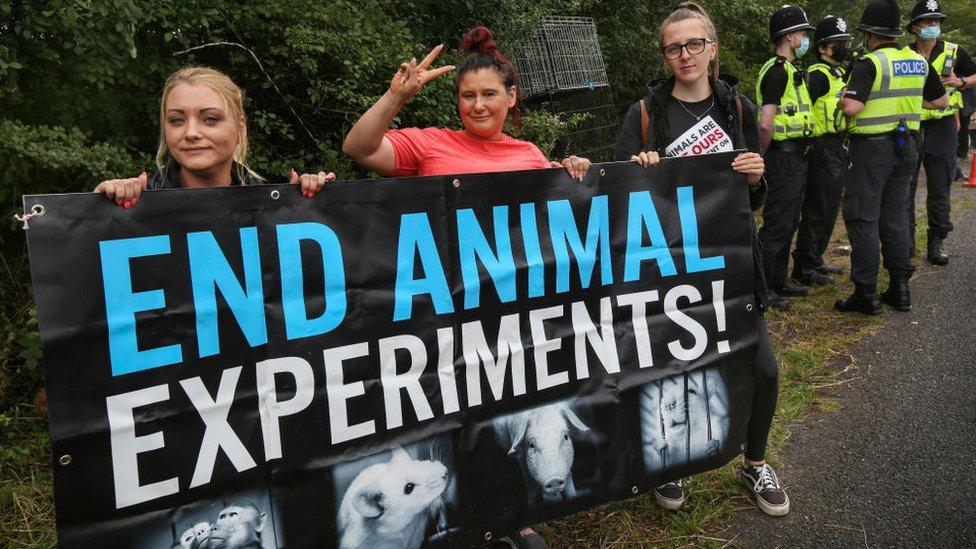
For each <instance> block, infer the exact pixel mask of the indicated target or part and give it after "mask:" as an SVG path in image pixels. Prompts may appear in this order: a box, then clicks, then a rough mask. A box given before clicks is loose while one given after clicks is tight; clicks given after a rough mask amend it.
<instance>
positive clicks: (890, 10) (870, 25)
mask: <svg viewBox="0 0 976 549" xmlns="http://www.w3.org/2000/svg"><path fill="white" fill-rule="evenodd" d="M900 19H901V8H899V7H898V2H896V1H895V0H872V1H871V3H869V4H868V5H867V6H866V7H865V8H864V13H863V14H861V22H860V23H858V24H857V29H858V30H861V31H864V32H870V33H871V34H877V35H879V36H885V37H888V38H898V37H899V36H901V35H903V34H905V31H903V30H901V22H900Z"/></svg>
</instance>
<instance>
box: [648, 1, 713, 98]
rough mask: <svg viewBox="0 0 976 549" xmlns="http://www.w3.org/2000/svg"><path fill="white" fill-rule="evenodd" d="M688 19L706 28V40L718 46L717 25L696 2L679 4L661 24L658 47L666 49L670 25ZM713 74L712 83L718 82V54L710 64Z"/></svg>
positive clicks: (710, 71) (710, 70)
mask: <svg viewBox="0 0 976 549" xmlns="http://www.w3.org/2000/svg"><path fill="white" fill-rule="evenodd" d="M688 19H695V20H698V21H700V22H701V24H702V26H703V27H705V38H708V39H709V40H711V41H712V42H714V43H715V44H718V33H717V32H715V23H712V18H711V17H709V16H708V13H706V12H705V8H703V7H701V6H699V5H698V4H696V3H694V2H682V3H680V4H678V7H676V8H674V11H672V12H671V15H668V16H667V17H666V18H665V19H664V21H662V22H661V29H660V30H659V31H658V37H657V41H658V45H659V46H660V47H662V48H663V47H664V29H665V28H667V26H668V25H671V24H673V23H677V22H679V21H685V20H688ZM708 72H709V73H710V74H711V78H712V81H713V82H714V81H717V80H718V53H717V52H716V54H715V59H713V60H712V61H710V62H709V71H708Z"/></svg>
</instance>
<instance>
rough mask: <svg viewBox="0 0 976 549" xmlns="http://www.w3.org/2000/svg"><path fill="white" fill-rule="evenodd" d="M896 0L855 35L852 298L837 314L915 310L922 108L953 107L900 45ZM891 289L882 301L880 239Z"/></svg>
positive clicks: (847, 196)
mask: <svg viewBox="0 0 976 549" xmlns="http://www.w3.org/2000/svg"><path fill="white" fill-rule="evenodd" d="M899 16H900V10H899V8H898V3H897V2H896V1H895V0H873V1H872V2H871V3H870V4H868V5H867V7H866V8H864V14H863V15H862V16H861V22H860V24H859V25H858V27H857V28H858V29H859V30H861V31H863V32H864V35H865V43H866V45H867V49H868V53H866V54H864V55H863V56H861V57H860V59H858V61H857V63H855V64H854V67H853V69H852V70H851V75H850V78H849V80H848V83H847V87H846V88H845V90H844V96H843V98H842V99H841V101H840V108H841V110H842V111H843V113H844V114H845V115H846V116H847V117H848V123H849V125H850V135H851V144H850V163H849V164H848V170H847V177H846V179H845V183H844V207H843V212H844V223H845V225H846V226H847V236H848V238H849V239H850V241H851V279H852V280H853V281H854V293H853V294H852V295H851V296H850V297H848V298H847V299H843V300H839V301H837V303H836V304H835V308H836V309H838V310H840V311H845V312H852V311H856V312H861V313H864V314H868V315H876V314H880V313H881V301H884V302H885V303H888V304H889V305H891V306H892V307H894V308H895V309H897V310H900V311H908V310H910V309H911V306H912V303H911V296H910V294H909V291H908V277H909V276H910V275H911V270H912V266H911V262H910V260H909V257H908V238H909V228H908V210H906V209H905V201H906V200H908V188H909V185H910V184H911V179H912V172H913V171H914V170H915V162H916V160H917V158H918V152H917V148H916V145H915V136H916V135H917V133H918V129H919V124H920V121H921V118H922V108H923V106H924V107H927V108H943V107H945V106H946V105H947V104H948V98H947V96H946V93H945V88H943V86H942V84H941V83H940V82H939V78H938V76H937V75H936V74H935V73H934V72H931V71H929V70H928V69H929V65H928V63H927V62H926V61H925V59H924V58H923V57H922V56H920V55H919V54H917V53H915V52H914V51H912V50H910V49H909V48H907V47H904V48H899V47H898V45H897V44H896V43H895V38H897V37H899V36H901V35H902V34H904V33H903V32H902V30H901V25H900V23H899ZM879 238H880V240H881V246H882V247H883V248H884V263H885V268H886V269H887V270H888V274H889V278H890V283H889V285H888V289H887V290H886V291H885V292H884V293H883V294H882V295H881V298H880V299H879V297H878V294H877V284H878V256H879V249H878V240H879Z"/></svg>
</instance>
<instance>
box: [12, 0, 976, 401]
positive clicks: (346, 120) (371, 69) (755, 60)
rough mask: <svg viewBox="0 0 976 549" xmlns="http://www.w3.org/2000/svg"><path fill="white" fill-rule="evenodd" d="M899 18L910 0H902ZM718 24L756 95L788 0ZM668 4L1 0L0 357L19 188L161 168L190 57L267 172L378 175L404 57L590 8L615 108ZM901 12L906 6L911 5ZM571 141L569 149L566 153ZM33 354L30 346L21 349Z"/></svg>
mask: <svg viewBox="0 0 976 549" xmlns="http://www.w3.org/2000/svg"><path fill="white" fill-rule="evenodd" d="M900 1H901V4H902V7H903V14H904V15H905V16H907V13H908V12H909V11H910V10H911V6H912V2H910V1H908V0H900ZM701 3H702V4H703V5H704V6H705V7H706V9H707V10H709V12H710V13H711V14H712V16H713V19H714V20H715V23H716V27H717V29H718V34H719V39H720V40H719V41H720V60H721V66H722V69H723V72H727V73H732V74H735V75H737V76H738V77H739V78H740V79H741V80H742V84H741V85H740V90H742V91H744V92H745V93H747V94H749V95H751V94H752V90H753V88H754V85H755V78H756V73H757V71H758V68H759V66H760V65H761V64H762V62H763V61H764V60H765V59H766V58H767V57H768V56H769V55H770V54H771V51H772V47H771V45H770V43H769V41H768V36H767V33H768V30H767V29H768V18H769V15H770V14H771V13H772V12H773V11H774V10H775V9H776V8H778V7H779V5H780V4H781V3H782V0H775V1H774V0H739V1H735V2H727V1H719V0H702V1H701ZM672 5H673V4H672V3H670V2H651V1H648V0H614V1H609V0H536V1H533V2H525V1H524V0H495V1H494V2H491V3H488V4H486V3H484V2H476V1H474V0H450V1H444V0H402V1H397V2H389V1H386V0H355V1H354V0H331V1H329V2H322V1H320V0H249V1H248V2H232V1H229V0H180V1H178V2H174V1H172V0H138V1H137V0H6V1H2V2H0V207H2V209H3V214H4V215H5V216H6V220H7V221H4V222H0V251H2V252H3V257H4V263H3V264H2V265H0V266H2V267H3V268H4V269H3V278H2V279H0V300H2V302H3V303H4V306H3V307H2V309H0V331H3V332H4V333H9V334H12V335H11V337H10V339H9V341H8V342H7V343H6V344H5V345H6V347H5V348H4V350H3V354H0V359H3V364H0V368H6V369H8V370H0V389H2V388H3V385H4V381H3V376H4V375H5V374H4V372H5V371H9V368H11V367H12V366H11V364H14V365H17V364H20V365H24V364H26V362H25V361H26V360H27V359H25V358H23V357H24V356H28V357H32V356H35V355H34V354H32V353H34V352H35V351H36V338H35V339H31V338H30V337H21V335H23V334H28V333H33V332H32V331H33V330H34V329H35V328H34V326H35V325H34V324H32V318H33V317H32V316H31V314H30V307H29V302H28V300H27V297H26V296H29V285H28V283H27V277H26V253H25V251H24V239H23V237H22V235H21V234H20V232H19V226H18V225H17V224H15V223H14V222H13V221H12V220H10V214H12V213H13V211H14V210H16V205H17V202H18V200H19V196H20V195H22V194H29V193H47V192H71V191H82V190H86V189H91V188H92V187H94V185H95V184H96V183H97V182H98V181H100V180H101V179H105V178H109V177H113V176H114V177H120V176H131V175H135V174H137V173H138V172H139V171H141V170H142V169H146V168H150V169H151V168H152V166H151V161H152V160H151V153H152V151H154V150H155V148H156V141H157V139H158V136H159V127H158V108H159V91H160V89H161V88H162V85H163V82H164V81H165V79H166V77H167V76H168V75H169V74H170V73H171V72H173V71H174V70H175V69H177V68H180V67H183V66H187V65H200V64H202V65H209V66H213V67H215V68H218V69H221V70H223V71H224V72H226V73H227V74H229V75H230V76H231V77H232V78H233V79H234V80H235V81H236V82H237V83H238V84H239V85H240V86H241V87H242V88H243V89H244V91H245V100H246V105H245V108H246V110H247V113H248V120H249V135H250V138H251V143H252V146H251V150H252V156H251V159H250V161H251V164H252V166H253V167H254V168H255V169H256V170H257V171H259V172H260V173H262V174H264V175H266V176H267V177H268V178H269V179H270V180H271V181H283V180H284V177H285V174H287V173H288V170H289V169H290V168H296V169H298V170H313V169H314V170H318V169H329V170H334V171H335V172H336V173H337V174H339V176H340V177H341V178H350V177H357V176H363V175H366V174H365V173H364V172H361V171H360V170H359V169H358V168H357V167H356V166H355V165H354V164H353V163H352V162H351V161H350V160H349V159H347V158H345V157H344V156H343V155H342V154H341V151H340V147H341V142H342V138H343V136H344V134H345V132H346V131H347V130H348V129H349V127H350V126H351V125H352V124H353V123H354V122H355V120H356V119H357V118H358V117H359V115H360V114H361V113H362V112H363V111H365V110H366V108H368V107H369V105H371V104H372V103H373V102H374V101H375V100H376V99H377V98H378V97H379V96H380V95H381V94H382V93H383V92H384V91H385V90H386V88H387V86H388V84H389V80H390V78H391V77H392V75H393V73H394V71H395V69H396V67H397V66H398V64H399V63H400V62H401V61H403V60H407V59H410V58H411V57H417V58H421V57H423V55H424V54H426V52H427V51H429V50H430V49H431V48H432V47H433V46H435V45H437V44H440V43H443V44H445V45H446V46H447V48H446V49H445V53H444V54H442V59H440V60H438V63H456V62H458V61H459V60H460V59H459V58H460V55H459V53H458V51H457V48H458V45H459V42H460V39H461V36H462V35H463V34H464V32H465V31H466V30H467V29H469V28H471V27H472V26H474V25H478V24H484V25H487V26H489V27H491V28H493V29H494V30H495V31H496V37H497V40H498V42H499V44H501V47H502V50H503V51H506V52H508V53H509V54H511V53H513V52H514V51H515V50H516V48H517V46H518V45H519V44H520V43H522V41H524V40H525V39H527V38H528V37H530V36H531V35H532V29H533V28H534V26H535V25H536V23H537V22H538V20H539V18H541V17H543V16H546V15H580V16H589V17H593V18H594V19H595V21H596V25H597V29H598V32H599V34H600V41H601V42H600V43H601V49H602V52H603V55H604V58H605V62H606V65H607V67H608V70H609V74H610V82H611V85H612V87H613V89H614V95H615V97H616V101H617V107H618V108H619V109H620V110H623V109H625V108H626V107H627V106H628V105H629V104H630V103H632V102H633V101H635V100H637V99H638V98H639V97H641V96H642V95H644V93H645V92H646V86H647V84H648V83H649V82H651V81H653V80H655V79H658V78H661V77H663V76H665V75H666V71H665V69H664V66H663V64H662V61H661V56H660V53H659V51H658V26H659V22H660V21H661V20H662V19H663V18H664V17H665V16H666V15H667V13H668V11H669V10H670V9H671V7H672ZM803 5H804V7H805V8H806V10H807V13H808V15H809V16H810V18H811V20H812V21H814V22H816V21H817V20H819V19H820V18H821V17H823V16H825V15H827V14H835V15H841V16H844V17H846V18H847V20H848V22H849V24H850V26H851V28H852V29H853V27H854V25H855V24H856V22H857V20H858V18H859V17H860V12H861V10H862V9H863V5H864V3H863V2H860V3H849V2H841V1H839V0H810V1H809V2H806V3H805V4H803ZM943 6H944V7H945V9H946V10H947V11H948V13H949V19H948V20H947V22H946V24H945V29H946V33H945V37H946V38H947V39H950V40H954V41H957V42H959V43H961V44H962V45H963V46H964V47H966V48H967V49H968V50H969V51H971V52H976V36H974V35H973V34H972V31H971V30H969V29H967V28H966V27H965V26H964V23H966V22H971V21H973V20H976V6H974V5H973V3H972V2H971V1H970V0H944V2H943ZM903 18H904V17H903ZM453 86H454V83H453V79H452V78H451V77H450V76H447V77H444V78H441V79H439V80H438V81H435V82H434V83H433V84H431V85H430V86H428V88H427V89H425V90H424V91H423V92H422V93H421V94H419V95H418V96H417V97H415V98H414V99H413V100H412V101H411V102H410V103H409V104H408V105H407V106H406V107H405V108H404V109H403V112H402V113H401V115H400V117H399V118H398V119H397V120H396V121H395V124H397V125H399V126H409V125H421V126H426V125H439V126H447V127H456V126H457V125H458V120H457V114H456V107H455V98H454V87H453ZM579 121H580V120H579V118H578V117H576V118H573V117H567V118H565V119H560V118H559V117H554V116H552V115H550V114H548V113H545V112H538V113H530V114H529V115H528V116H526V117H525V120H524V124H523V126H522V128H514V129H513V130H512V131H513V132H514V133H517V134H518V135H519V136H520V137H522V138H526V139H531V140H534V141H536V142H537V143H538V144H539V145H540V146H541V147H542V148H543V149H544V150H546V151H550V150H552V147H553V146H554V144H555V142H556V139H557V138H558V137H559V136H560V135H562V134H563V133H565V132H566V131H567V130H568V129H569V128H571V127H572V125H573V124H576V123H578V122H579ZM569 152H572V150H570V151H569ZM25 353H26V354H25Z"/></svg>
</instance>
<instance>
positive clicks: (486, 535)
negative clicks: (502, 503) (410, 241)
mask: <svg viewBox="0 0 976 549" xmlns="http://www.w3.org/2000/svg"><path fill="white" fill-rule="evenodd" d="M455 181H456V180H455ZM485 541H491V532H485Z"/></svg>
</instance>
